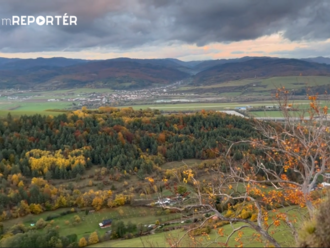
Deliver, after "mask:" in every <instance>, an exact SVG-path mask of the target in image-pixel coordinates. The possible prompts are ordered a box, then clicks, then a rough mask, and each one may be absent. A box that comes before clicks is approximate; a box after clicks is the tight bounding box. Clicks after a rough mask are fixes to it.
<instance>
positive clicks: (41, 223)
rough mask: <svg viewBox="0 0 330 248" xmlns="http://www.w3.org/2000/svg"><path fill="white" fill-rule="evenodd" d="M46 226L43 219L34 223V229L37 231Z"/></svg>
mask: <svg viewBox="0 0 330 248" xmlns="http://www.w3.org/2000/svg"><path fill="white" fill-rule="evenodd" d="M46 225H47V223H46V221H44V219H43V218H41V219H39V220H38V221H37V223H36V228H37V229H42V228H44V227H45V226H46Z"/></svg>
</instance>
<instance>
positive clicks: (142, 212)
mask: <svg viewBox="0 0 330 248" xmlns="http://www.w3.org/2000/svg"><path fill="white" fill-rule="evenodd" d="M66 210H69V208H65V209H57V210H55V211H51V212H44V213H41V214H39V215H32V214H30V215H28V216H25V217H22V218H18V219H12V220H8V221H5V222H3V224H4V228H5V229H8V228H10V227H11V226H13V225H15V224H19V223H23V224H24V225H26V226H29V225H30V224H33V223H36V222H37V221H38V220H39V219H40V218H43V219H44V220H45V219H46V218H47V216H49V215H54V214H60V213H61V212H64V211H66ZM158 210H159V209H158V208H147V207H131V206H123V207H118V208H114V209H109V208H104V209H101V210H100V211H97V212H93V213H89V214H88V215H86V214H85V211H79V212H77V213H70V214H68V215H64V216H61V217H58V218H56V219H54V224H53V225H54V226H59V230H60V234H61V235H63V236H66V235H69V234H77V235H78V238H81V237H83V236H84V235H89V234H90V233H92V232H94V231H97V232H98V233H99V234H100V235H103V234H104V233H105V232H106V231H108V230H109V229H107V228H104V229H102V228H100V227H99V223H100V222H102V220H105V219H112V220H113V221H118V220H121V221H123V222H124V223H125V224H127V223H128V222H129V221H130V222H131V223H133V224H137V225H138V224H142V225H149V224H154V223H155V222H156V221H157V220H160V221H161V222H166V221H170V220H173V219H177V218H180V217H181V214H179V213H177V214H175V213H173V214H165V215H157V214H156V212H157V211H158ZM75 215H78V216H79V217H80V219H81V223H79V224H77V225H73V224H72V223H73V217H74V216H75ZM48 222H49V221H48ZM67 222H69V223H67Z"/></svg>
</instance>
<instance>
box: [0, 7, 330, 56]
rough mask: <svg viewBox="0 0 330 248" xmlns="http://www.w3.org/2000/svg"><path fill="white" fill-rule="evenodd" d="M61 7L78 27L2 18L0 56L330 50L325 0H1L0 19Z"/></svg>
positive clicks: (53, 12) (324, 52) (316, 52)
mask: <svg viewBox="0 0 330 248" xmlns="http://www.w3.org/2000/svg"><path fill="white" fill-rule="evenodd" d="M65 13H67V15H68V16H71V15H75V16H77V18H78V21H77V26H64V25H59V26H57V25H54V26H46V25H43V26H39V25H37V24H32V25H29V26H17V25H16V26H8V25H7V26H6V25H3V23H0V57H21V58H35V57H55V56H56V57H59V56H61V57H71V58H85V59H108V58H116V57H131V58H178V59H181V60H186V61H187V60H204V59H220V58H237V57H243V56H278V57H293V58H305V57H315V56H325V57H327V56H329V57H330V16H329V13H330V1H327V0H317V1H316V0H315V1H314V0H308V1H307V0H290V1H288V0H203V1H201V0H71V1H70V0H56V1H50V0H49V1H46V0H29V1H26V0H21V1H17V0H1V2H0V19H3V18H12V16H13V15H16V16H22V15H26V16H29V15H30V16H35V17H37V16H47V15H51V16H56V15H62V16H63V15H64V14H65Z"/></svg>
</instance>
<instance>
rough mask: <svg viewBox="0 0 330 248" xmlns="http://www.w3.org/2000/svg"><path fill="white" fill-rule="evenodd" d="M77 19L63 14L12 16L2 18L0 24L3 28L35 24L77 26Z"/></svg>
mask: <svg viewBox="0 0 330 248" xmlns="http://www.w3.org/2000/svg"><path fill="white" fill-rule="evenodd" d="M77 21H78V18H77V16H68V15H67V13H65V14H64V15H63V16H61V15H56V16H49V15H47V16H38V17H35V16H30V15H29V16H25V15H22V16H12V17H11V18H2V20H1V24H2V25H3V26H26V25H31V24H33V23H36V24H37V25H39V26H43V25H49V26H53V25H58V26H59V25H61V24H62V25H64V26H67V25H69V26H70V25H77Z"/></svg>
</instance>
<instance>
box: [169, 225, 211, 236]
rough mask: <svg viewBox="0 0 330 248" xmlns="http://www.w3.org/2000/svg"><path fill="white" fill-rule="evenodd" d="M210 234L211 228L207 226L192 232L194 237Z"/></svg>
mask: <svg viewBox="0 0 330 248" xmlns="http://www.w3.org/2000/svg"><path fill="white" fill-rule="evenodd" d="M164 231H165V230H164ZM210 232H211V227H209V226H206V227H201V228H197V229H194V230H192V231H190V234H191V235H192V236H199V235H202V234H204V233H206V234H209V233H210Z"/></svg>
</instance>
